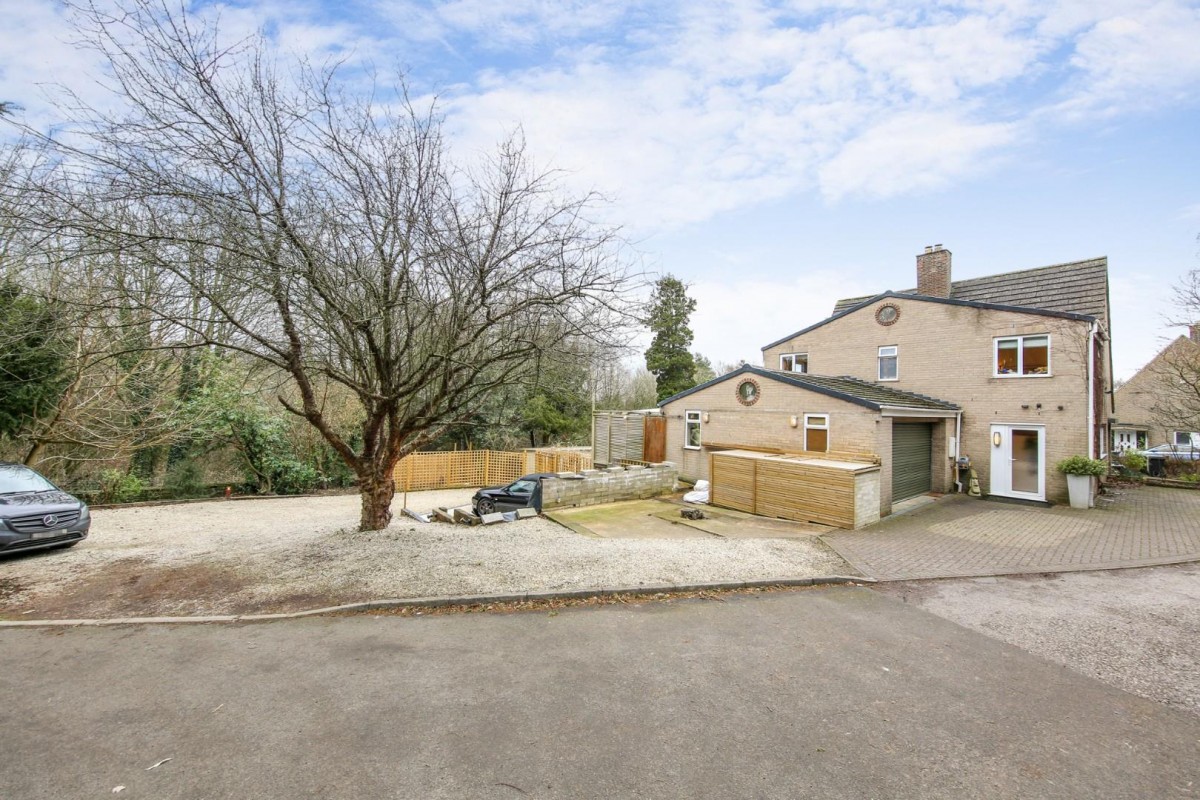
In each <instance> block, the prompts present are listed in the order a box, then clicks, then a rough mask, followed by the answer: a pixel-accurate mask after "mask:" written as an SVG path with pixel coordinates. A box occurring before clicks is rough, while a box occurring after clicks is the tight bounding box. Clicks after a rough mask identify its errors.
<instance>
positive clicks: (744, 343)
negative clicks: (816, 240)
mask: <svg viewBox="0 0 1200 800" xmlns="http://www.w3.org/2000/svg"><path fill="white" fill-rule="evenodd" d="M872 291H878V287H870V286H868V285H867V282H866V281H864V280H861V279H859V278H856V277H855V276H854V275H852V274H847V272H845V271H838V272H834V271H832V270H805V272H804V274H803V275H797V276H796V277H795V278H791V279H783V280H779V279H772V278H769V277H767V276H748V277H745V278H742V279H731V280H728V281H700V282H697V283H694V284H692V285H691V286H689V288H688V294H689V295H690V296H691V297H692V298H693V299H694V300H695V301H696V311H695V313H694V314H693V315H692V320H691V321H692V329H693V330H694V331H695V332H696V338H695V341H694V342H693V347H692V349H693V350H694V351H696V352H699V353H702V354H704V355H705V356H707V357H708V358H709V359H710V360H711V361H712V362H713V363H714V364H716V363H717V362H726V363H736V362H737V361H738V360H739V359H745V360H746V361H748V362H750V363H751V364H759V365H761V364H762V347H763V345H766V344H770V343H771V342H773V341H775V340H777V339H779V338H781V337H783V336H786V335H788V334H790V333H793V332H795V331H798V330H801V329H803V328H806V327H808V326H809V325H812V324H814V323H817V322H820V321H821V320H823V319H825V318H826V317H828V316H829V315H830V313H831V312H832V311H833V305H834V303H835V302H837V300H839V299H841V298H843V297H857V296H859V295H864V294H869V293H871V292H872Z"/></svg>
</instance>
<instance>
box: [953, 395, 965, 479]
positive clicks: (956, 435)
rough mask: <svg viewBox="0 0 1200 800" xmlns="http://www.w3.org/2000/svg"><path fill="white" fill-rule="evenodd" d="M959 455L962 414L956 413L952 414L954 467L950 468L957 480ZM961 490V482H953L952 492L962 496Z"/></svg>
mask: <svg viewBox="0 0 1200 800" xmlns="http://www.w3.org/2000/svg"><path fill="white" fill-rule="evenodd" d="M961 454H962V412H961V411H958V412H956V413H955V414H954V466H953V467H951V469H953V470H954V477H955V478H958V459H959V458H960V457H961ZM962 490H963V485H962V481H960V480H955V481H954V491H956V492H958V493H959V494H962Z"/></svg>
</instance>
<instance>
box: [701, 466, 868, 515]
mask: <svg viewBox="0 0 1200 800" xmlns="http://www.w3.org/2000/svg"><path fill="white" fill-rule="evenodd" d="M710 458H711V459H712V461H711V464H710V468H709V475H710V483H711V484H712V485H711V488H710V490H709V491H710V496H709V502H711V503H712V504H713V505H715V506H720V507H722V508H733V509H736V510H738V511H745V512H748V513H750V514H760V515H762V516H765V517H778V518H780V519H792V520H798V521H801V522H818V523H821V524H824V525H833V526H835V527H838V528H851V529H854V528H861V527H863V526H864V525H870V524H871V523H872V522H876V521H878V519H879V466H878V465H876V464H868V463H863V462H853V461H838V460H833V459H823V458H812V457H810V456H789V455H777V454H772V453H755V452H751V451H748V450H729V451H725V452H721V453H713V454H712V455H711V456H710Z"/></svg>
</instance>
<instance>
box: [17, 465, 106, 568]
mask: <svg viewBox="0 0 1200 800" xmlns="http://www.w3.org/2000/svg"><path fill="white" fill-rule="evenodd" d="M91 525H92V517H91V514H89V513H88V507H87V504H86V503H84V502H83V501H82V500H80V499H78V498H77V497H74V496H72V495H69V494H67V493H66V492H64V491H63V490H62V489H59V488H58V487H57V486H55V485H54V484H53V483H51V482H50V481H48V480H46V479H45V478H43V477H42V476H41V475H39V474H38V473H36V472H34V471H33V470H31V469H30V468H29V467H26V466H23V465H21V464H10V463H7V462H3V461H0V555H7V554H9V553H27V552H29V551H30V550H42V549H45V548H50V547H70V546H71V545H74V544H79V542H82V541H83V540H84V539H86V538H87V535H88V528H90V527H91Z"/></svg>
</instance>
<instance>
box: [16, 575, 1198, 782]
mask: <svg viewBox="0 0 1200 800" xmlns="http://www.w3.org/2000/svg"><path fill="white" fill-rule="evenodd" d="M0 676H3V678H2V679H0V731H3V737H2V739H0V797H3V798H6V799H8V798H12V799H13V800H36V799H37V798H55V800H59V799H69V798H91V797H102V796H103V797H112V796H114V795H113V794H112V793H113V790H114V788H115V787H118V786H123V787H125V788H124V789H123V790H121V791H120V793H119V794H118V795H116V796H119V797H121V798H122V800H124V799H125V798H139V797H140V798H251V797H252V798H300V797H321V798H356V799H358V798H513V800H520V798H632V797H646V798H677V797H678V798H710V797H711V798H716V797H721V798H726V797H735V798H795V797H818V796H819V797H822V798H909V797H917V798H955V799H956V800H960V799H962V798H1007V797H1013V798H1015V797H1021V798H1032V797H1036V798H1088V799H1089V800H1093V799H1094V798H1151V797H1153V798H1171V797H1187V798H1190V797H1195V796H1197V794H1200V762H1198V760H1197V753H1198V752H1200V718H1197V717H1196V716H1194V715H1192V714H1188V713H1184V712H1181V711H1177V710H1175V709H1171V708H1168V707H1166V706H1164V705H1162V704H1159V703H1155V702H1152V701H1150V700H1146V699H1144V698H1141V697H1137V696H1135V695H1132V694H1129V693H1126V692H1122V691H1120V690H1118V689H1115V688H1113V687H1111V686H1108V685H1106V684H1104V683H1101V682H1099V681H1096V680H1094V679H1091V678H1088V677H1085V676H1082V675H1080V674H1078V673H1076V672H1074V671H1071V670H1069V669H1067V668H1065V667H1062V666H1060V665H1058V664H1053V663H1051V662H1049V661H1046V660H1044V659H1042V658H1039V657H1036V656H1033V655H1030V654H1028V653H1026V652H1024V651H1021V650H1018V649H1017V648H1015V647H1012V646H1010V645H1007V644H1005V643H1003V642H1000V641H997V640H996V639H993V638H990V637H987V636H984V635H981V634H979V633H977V632H975V631H971V630H969V629H967V628H965V627H961V626H959V625H956V624H954V623H951V622H949V621H946V620H944V619H941V618H939V617H937V616H934V615H932V614H929V613H927V612H925V611H922V610H919V609H917V608H914V607H913V606H911V605H906V604H905V603H903V602H901V601H900V600H897V599H895V598H890V597H887V596H884V595H882V594H879V593H876V592H873V591H871V590H868V589H863V588H854V587H839V588H830V589H822V590H812V591H804V592H797V593H788V594H777V595H766V596H761V597H750V596H739V597H731V598H729V599H727V600H726V601H724V602H717V601H711V600H709V601H703V600H697V601H677V602H672V603H660V604H652V605H646V606H641V607H601V608H585V609H577V610H565V611H562V612H559V613H557V614H553V615H552V614H549V613H545V612H538V613H523V614H511V615H452V616H437V617H422V618H398V617H353V618H325V619H308V620H302V621H294V622H285V623H272V624H262V625H249V626H187V627H165V626H163V627H145V628H113V629H85V628H76V629H66V630H53V631H47V630H2V631H0ZM167 758H169V759H171V760H170V761H166V762H164V763H162V764H161V765H160V766H158V767H156V768H153V769H149V768H150V767H152V766H153V765H155V764H158V763H159V762H161V761H162V760H163V759H167Z"/></svg>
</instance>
